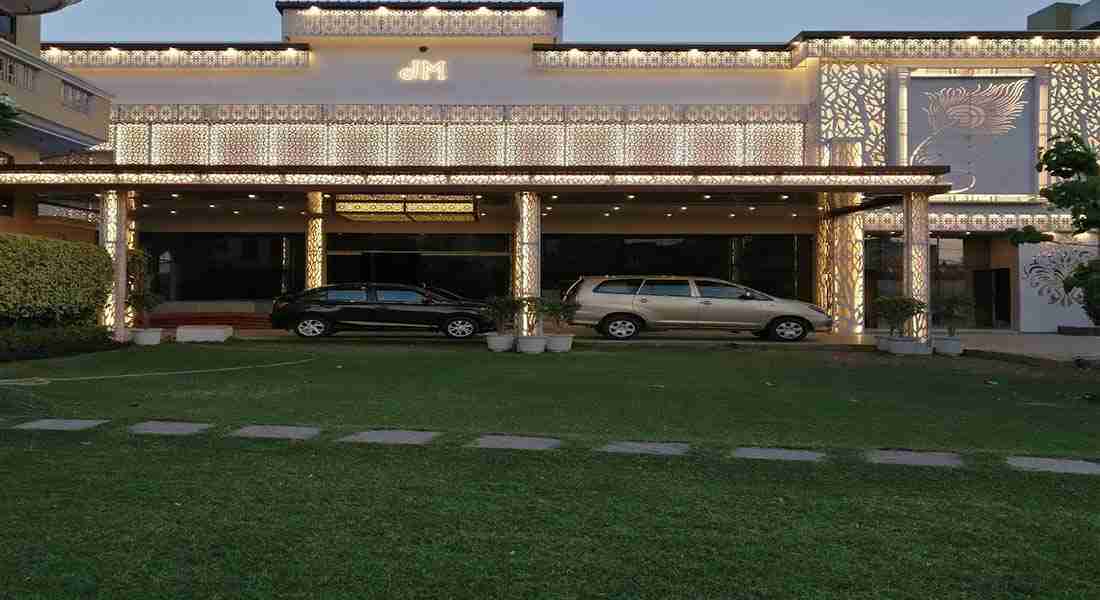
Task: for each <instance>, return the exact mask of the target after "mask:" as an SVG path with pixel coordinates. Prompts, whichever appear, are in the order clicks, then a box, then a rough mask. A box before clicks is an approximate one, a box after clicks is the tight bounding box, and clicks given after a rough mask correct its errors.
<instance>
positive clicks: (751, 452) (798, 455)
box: [733, 448, 826, 462]
mask: <svg viewBox="0 0 1100 600" xmlns="http://www.w3.org/2000/svg"><path fill="white" fill-rule="evenodd" d="M733 457H734V458H747V459H751V460H785V461H793V462H821V461H823V460H825V458H826V455H825V454H824V453H822V452H810V451H809V450H788V449H786V448H738V449H736V450H734V451H733Z"/></svg>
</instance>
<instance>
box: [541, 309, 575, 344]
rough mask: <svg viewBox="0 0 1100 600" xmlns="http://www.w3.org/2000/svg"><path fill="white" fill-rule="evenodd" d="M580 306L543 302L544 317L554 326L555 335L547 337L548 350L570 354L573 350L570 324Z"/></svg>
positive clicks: (542, 311)
mask: <svg viewBox="0 0 1100 600" xmlns="http://www.w3.org/2000/svg"><path fill="white" fill-rule="evenodd" d="M579 308H580V306H579V305H577V304H575V303H572V302H564V301H561V300H554V301H550V302H543V303H542V304H541V306H540V312H541V313H542V316H544V317H546V318H547V319H549V320H550V321H551V322H552V323H553V324H554V332H555V333H554V334H553V335H548V336H546V349H547V350H548V351H550V352H569V351H570V350H572V349H573V338H574V337H575V336H574V335H573V334H571V333H569V322H570V321H572V320H573V317H574V316H576V314H577V309H579Z"/></svg>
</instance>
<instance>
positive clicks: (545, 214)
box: [542, 213, 550, 217]
mask: <svg viewBox="0 0 1100 600" xmlns="http://www.w3.org/2000/svg"><path fill="white" fill-rule="evenodd" d="M542 216H544V217H549V216H550V213H542Z"/></svg>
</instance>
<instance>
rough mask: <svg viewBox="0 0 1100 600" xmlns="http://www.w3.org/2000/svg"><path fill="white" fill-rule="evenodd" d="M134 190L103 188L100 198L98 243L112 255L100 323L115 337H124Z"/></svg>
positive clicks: (118, 338)
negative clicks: (122, 190) (107, 289)
mask: <svg viewBox="0 0 1100 600" xmlns="http://www.w3.org/2000/svg"><path fill="white" fill-rule="evenodd" d="M133 197H134V194H133V192H129V193H127V194H125V195H122V194H120V193H119V192H118V190H106V191H104V192H103V193H102V194H100V200H99V244H100V245H101V246H102V247H103V249H104V250H106V251H107V254H108V255H110V257H111V264H112V266H113V273H112V277H111V291H110V294H108V295H107V302H106V303H105V304H104V306H103V312H102V314H101V315H100V323H101V324H102V325H103V326H104V327H107V328H109V329H110V330H111V333H112V336H113V337H114V339H115V341H118V342H125V341H127V332H126V292H127V288H128V287H129V282H128V281H127V276H126V259H127V256H126V251H127V248H128V245H129V242H130V240H131V239H132V236H133V233H132V231H131V228H130V223H129V213H130V208H131V206H130V204H131V202H132V201H133Z"/></svg>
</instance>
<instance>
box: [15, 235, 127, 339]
mask: <svg viewBox="0 0 1100 600" xmlns="http://www.w3.org/2000/svg"><path fill="white" fill-rule="evenodd" d="M111 276H112V265H111V258H110V256H109V255H108V254H107V252H106V251H105V250H103V249H102V248H100V247H98V246H95V245H93V244H88V243H84V242H66V241H63V240H54V239H47V238H37V237H30V236H26V235H16V234H0V327H5V326H8V327H10V326H29V327H35V326H37V327H56V326H70V325H85V326H90V325H93V324H95V322H96V316H97V314H98V312H99V310H100V309H101V308H102V307H103V305H104V303H105V302H106V299H107V295H108V294H109V293H110V290H111Z"/></svg>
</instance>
